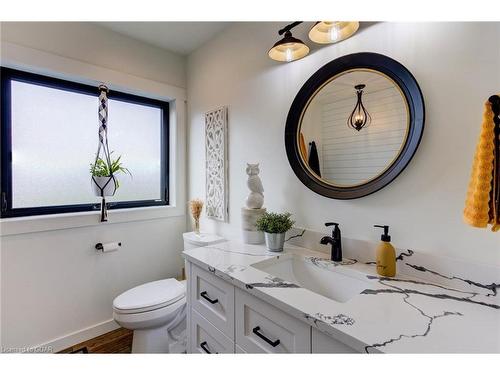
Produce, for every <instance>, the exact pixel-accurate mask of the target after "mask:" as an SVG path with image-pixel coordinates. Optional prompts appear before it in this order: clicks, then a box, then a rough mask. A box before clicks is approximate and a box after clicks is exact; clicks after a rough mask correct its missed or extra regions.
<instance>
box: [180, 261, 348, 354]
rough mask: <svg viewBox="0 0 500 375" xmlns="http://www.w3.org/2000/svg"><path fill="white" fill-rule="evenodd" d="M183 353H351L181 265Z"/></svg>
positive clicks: (192, 266)
mask: <svg viewBox="0 0 500 375" xmlns="http://www.w3.org/2000/svg"><path fill="white" fill-rule="evenodd" d="M186 272H187V276H188V291H187V296H188V325H187V327H188V353H208V354H212V353H352V352H354V350H353V349H351V348H350V347H348V346H346V345H345V344H343V343H341V342H339V341H337V340H335V339H333V338H331V337H329V336H327V335H325V334H324V333H322V332H320V331H318V330H317V329H316V328H313V327H311V326H310V325H308V324H307V323H304V322H303V321H301V320H298V319H296V318H294V317H292V316H290V315H288V314H286V313H284V312H283V311H281V310H280V309H277V308H276V307H274V306H272V305H271V304H269V303H267V302H264V301H263V300H261V299H259V298H257V297H255V296H253V295H251V294H250V293H248V292H247V291H245V290H242V289H240V288H237V287H234V286H233V285H232V284H230V283H228V282H227V281H224V280H222V279H221V278H219V277H217V276H215V275H214V274H212V273H210V272H208V271H206V270H204V269H202V268H200V267H198V266H197V265H195V264H193V263H190V262H186Z"/></svg>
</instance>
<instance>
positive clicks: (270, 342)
mask: <svg viewBox="0 0 500 375" xmlns="http://www.w3.org/2000/svg"><path fill="white" fill-rule="evenodd" d="M252 332H253V333H255V334H256V335H257V336H258V337H260V338H261V339H262V340H264V341H265V342H267V343H268V344H269V345H271V346H272V347H273V348H275V347H277V346H278V345H279V344H280V340H279V339H278V340H276V341H271V340H269V339H268V338H267V337H266V336H264V335H263V334H262V333H260V327H259V326H257V327H255V328H254V329H253V330H252Z"/></svg>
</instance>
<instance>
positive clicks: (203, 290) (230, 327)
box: [190, 264, 234, 340]
mask: <svg viewBox="0 0 500 375" xmlns="http://www.w3.org/2000/svg"><path fill="white" fill-rule="evenodd" d="M190 284H191V288H190V293H191V294H190V296H191V306H192V308H194V309H195V310H196V311H197V312H199V313H200V314H201V315H202V316H203V317H204V318H205V319H207V320H208V321H209V322H210V323H212V324H213V325H214V326H215V327H216V328H217V329H218V330H219V331H221V332H222V333H224V334H225V335H226V336H227V337H229V338H230V339H231V340H234V287H233V286H232V285H231V284H229V283H227V282H225V281H224V280H221V279H220V278H218V277H217V276H215V275H213V274H211V273H210V272H207V271H205V270H203V269H201V268H200V267H198V266H195V265H193V264H192V265H191V280H190Z"/></svg>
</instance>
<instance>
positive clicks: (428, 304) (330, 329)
mask: <svg viewBox="0 0 500 375" xmlns="http://www.w3.org/2000/svg"><path fill="white" fill-rule="evenodd" d="M183 254H184V257H185V258H186V259H187V260H188V261H190V262H192V263H194V264H196V265H198V266H200V267H202V268H203V269H207V270H208V271H210V272H211V273H213V274H214V275H216V276H218V277H220V278H222V279H224V280H226V281H228V282H230V283H231V284H233V285H235V286H236V287H239V288H242V289H244V290H246V291H247V292H249V293H251V294H253V295H255V296H256V297H258V298H261V299H263V300H264V301H266V302H268V303H270V304H272V305H274V306H275V307H277V308H279V309H281V310H283V311H285V312H286V313H288V314H290V315H292V316H294V317H295V318H298V319H300V320H302V321H304V322H307V323H308V324H310V325H312V326H314V327H316V328H317V329H319V330H321V331H322V332H324V333H326V334H328V335H330V336H331V337H333V338H335V339H337V340H339V341H341V342H343V343H345V344H347V345H349V346H351V347H352V348H354V349H356V350H358V351H359V352H365V353H377V352H383V353H446V352H448V353H450V352H451V353H499V352H500V297H499V296H498V294H497V287H498V286H499V285H498V284H489V285H486V284H481V283H479V282H474V281H471V280H467V279H462V278H460V277H457V276H448V275H441V274H438V275H439V277H442V278H443V280H445V279H446V280H452V281H453V283H454V284H453V285H452V286H450V285H449V283H442V284H440V283H438V282H436V281H434V279H431V280H432V281H428V280H425V279H424V278H416V277H414V276H406V275H404V274H399V272H398V274H397V275H396V277H393V278H388V277H380V276H378V275H377V273H376V269H375V265H374V264H373V262H360V261H357V260H355V259H347V258H344V261H343V262H342V263H335V262H331V261H330V260H328V254H325V253H321V252H316V251H311V250H308V249H305V248H301V247H298V246H294V245H285V249H284V252H282V253H271V252H268V251H267V250H266V248H265V246H263V245H248V244H242V243H239V242H235V241H228V242H224V243H220V244H217V245H212V246H206V247H202V248H195V249H190V250H186V251H184V253H183ZM286 254H295V255H296V256H300V257H304V258H305V260H306V262H308V264H309V265H310V266H313V267H321V268H324V269H331V268H335V270H336V271H339V272H342V271H346V272H350V273H351V274H352V273H353V272H354V273H356V274H357V275H359V276H360V277H362V278H363V279H366V282H367V283H368V285H367V286H368V287H367V288H366V289H363V290H362V291H361V292H360V293H359V294H356V295H355V296H354V297H352V298H351V299H349V300H347V301H346V302H337V301H335V300H333V299H329V298H326V297H324V296H322V295H320V294H317V293H314V292H312V291H310V290H308V289H305V288H302V287H300V286H299V285H296V284H293V283H290V282H287V281H285V280H283V279H279V278H277V277H274V276H273V275H269V274H267V273H265V272H263V271H260V270H258V269H256V268H254V267H252V264H255V263H258V262H261V261H264V260H267V259H273V258H277V257H280V256H283V255H286ZM405 255H407V254H402V255H400V256H399V258H400V259H402V257H403V256H405ZM408 256H411V253H410V254H408ZM412 267H417V270H418V271H421V272H422V273H423V274H428V273H430V274H431V275H430V276H433V277H434V278H435V276H436V272H433V271H431V270H429V269H427V268H425V267H423V266H416V265H412ZM340 287H342V286H340Z"/></svg>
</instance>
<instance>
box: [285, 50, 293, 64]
mask: <svg viewBox="0 0 500 375" xmlns="http://www.w3.org/2000/svg"><path fill="white" fill-rule="evenodd" d="M285 55H286V57H285V58H286V61H287V62H290V61H292V60H293V53H292V49H291V48H287V49H286V52H285Z"/></svg>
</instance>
